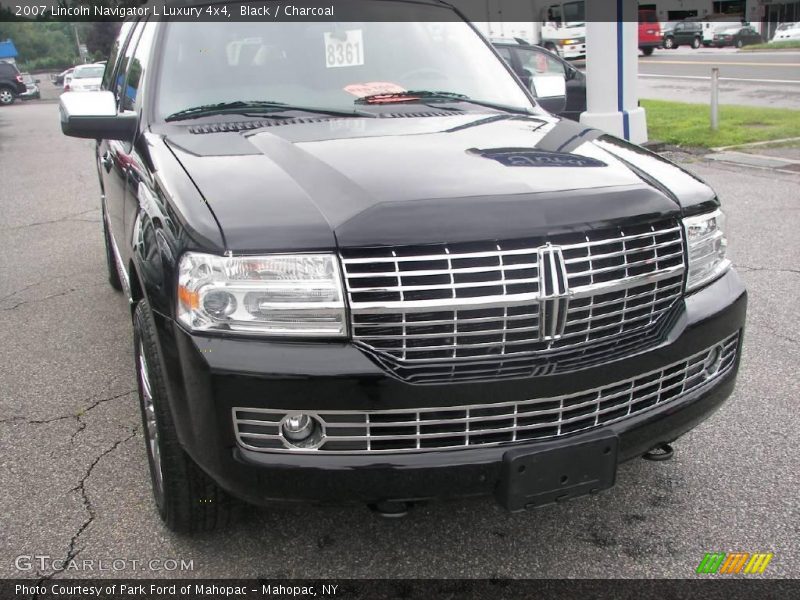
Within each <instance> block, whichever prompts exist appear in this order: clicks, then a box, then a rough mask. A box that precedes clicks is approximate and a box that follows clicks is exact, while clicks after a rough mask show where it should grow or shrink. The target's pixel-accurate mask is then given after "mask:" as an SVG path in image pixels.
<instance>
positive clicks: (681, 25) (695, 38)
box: [663, 21, 703, 50]
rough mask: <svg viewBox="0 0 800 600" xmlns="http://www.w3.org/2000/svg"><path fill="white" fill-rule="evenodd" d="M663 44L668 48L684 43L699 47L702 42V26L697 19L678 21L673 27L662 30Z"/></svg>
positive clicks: (683, 44)
mask: <svg viewBox="0 0 800 600" xmlns="http://www.w3.org/2000/svg"><path fill="white" fill-rule="evenodd" d="M663 44H664V48H667V49H668V50H671V49H674V48H678V47H680V46H686V45H689V46H691V47H692V48H695V49H696V48H699V47H700V46H701V45H702V44H703V26H702V24H701V23H700V22H698V21H678V22H677V23H675V26H674V27H673V28H671V29H666V30H664V42H663Z"/></svg>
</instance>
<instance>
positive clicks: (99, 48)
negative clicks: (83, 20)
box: [83, 21, 122, 60]
mask: <svg viewBox="0 0 800 600" xmlns="http://www.w3.org/2000/svg"><path fill="white" fill-rule="evenodd" d="M121 26H122V24H121V23H120V22H119V21H96V22H93V23H89V27H88V28H87V29H86V32H85V38H84V40H83V41H84V43H85V44H86V47H87V48H88V50H89V53H90V54H92V56H94V57H95V59H96V60H105V59H107V58H108V55H109V54H110V53H111V46H112V45H113V44H114V40H116V39H117V35H118V34H119V30H120V27H121Z"/></svg>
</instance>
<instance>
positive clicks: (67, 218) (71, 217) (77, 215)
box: [0, 209, 101, 231]
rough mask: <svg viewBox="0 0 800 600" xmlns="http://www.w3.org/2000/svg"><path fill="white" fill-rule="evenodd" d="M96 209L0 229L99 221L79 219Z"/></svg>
mask: <svg viewBox="0 0 800 600" xmlns="http://www.w3.org/2000/svg"><path fill="white" fill-rule="evenodd" d="M95 210H96V209H88V210H84V211H82V212H79V213H73V214H71V215H65V216H63V217H60V218H58V219H48V220H46V221H34V222H33V223H26V224H25V225H13V226H11V227H2V228H0V231H17V230H20V229H28V228H30V227H39V226H41V225H52V224H54V223H70V222H73V223H74V222H81V221H82V222H84V223H100V222H101V221H100V219H81V218H80V217H82V216H84V215H86V213H89V212H94V211H95Z"/></svg>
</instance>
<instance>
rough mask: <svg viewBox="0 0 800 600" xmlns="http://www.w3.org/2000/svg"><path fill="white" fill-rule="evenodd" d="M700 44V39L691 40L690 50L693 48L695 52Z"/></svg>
mask: <svg viewBox="0 0 800 600" xmlns="http://www.w3.org/2000/svg"><path fill="white" fill-rule="evenodd" d="M701 44H702V42H701V41H700V38H694V39H693V40H692V48H694V49H695V50H697V49H698V48H699V47H700V45H701Z"/></svg>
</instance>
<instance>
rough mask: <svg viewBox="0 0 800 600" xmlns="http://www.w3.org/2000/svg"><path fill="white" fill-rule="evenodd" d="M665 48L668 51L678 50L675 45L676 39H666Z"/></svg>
mask: <svg viewBox="0 0 800 600" xmlns="http://www.w3.org/2000/svg"><path fill="white" fill-rule="evenodd" d="M664 48H666V49H667V50H674V49H675V48H677V46H676V45H675V39H674V38H671V37H668V38H666V39H665V40H664Z"/></svg>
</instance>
